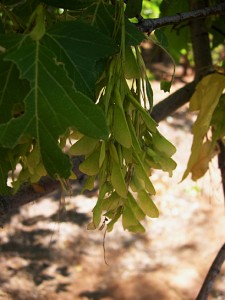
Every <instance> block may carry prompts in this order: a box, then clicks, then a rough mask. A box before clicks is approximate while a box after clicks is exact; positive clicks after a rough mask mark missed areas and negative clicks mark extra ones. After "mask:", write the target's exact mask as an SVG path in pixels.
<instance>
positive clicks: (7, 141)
mask: <svg viewBox="0 0 225 300" xmlns="http://www.w3.org/2000/svg"><path fill="white" fill-rule="evenodd" d="M16 36H17V38H15V35H13V36H12V41H14V42H16V43H15V44H14V47H12V50H11V51H9V53H8V54H7V56H6V59H7V60H11V61H13V62H14V63H16V64H17V66H18V68H19V70H20V73H21V78H23V79H26V80H29V81H30V83H31V90H30V91H29V93H28V94H27V95H26V97H25V99H24V103H25V113H24V114H23V115H22V116H20V117H18V118H16V119H12V120H10V121H9V122H8V123H6V124H2V125H1V126H0V143H1V144H2V145H3V146H5V147H14V146H15V145H16V144H17V143H18V142H19V140H20V138H21V137H23V136H26V135H28V136H31V137H33V138H34V139H36V141H37V143H38V145H39V148H40V152H41V155H42V160H43V163H44V165H45V167H46V169H47V171H48V173H49V174H50V175H51V176H54V175H56V174H57V175H59V176H62V177H65V178H66V177H68V176H69V175H70V168H71V164H70V160H69V157H68V156H67V155H65V154H63V153H62V151H61V149H60V148H59V147H58V141H57V140H58V138H59V136H60V135H62V134H63V133H64V132H65V131H66V129H67V128H68V127H75V128H77V129H78V130H79V131H80V132H83V133H84V134H86V135H88V136H92V137H97V138H103V139H104V138H106V137H107V135H108V133H107V127H106V121H105V118H104V115H103V113H102V111H101V109H100V108H98V107H97V106H96V105H95V104H94V103H93V102H92V101H91V99H89V98H88V97H87V96H86V95H84V94H82V93H80V92H77V91H75V90H74V88H73V84H72V82H71V80H70V79H69V78H68V77H67V73H66V72H65V69H64V67H63V65H61V64H59V63H56V61H55V60H56V55H55V53H54V52H52V51H51V50H50V49H49V48H48V47H47V46H45V45H43V44H42V43H41V42H40V41H34V40H32V39H31V38H30V37H29V36H19V38H18V35H16ZM9 39H10V37H9V36H7V39H6V40H9ZM7 43H9V42H6V43H4V40H3V39H2V44H3V46H4V47H6V45H5V44H7Z"/></svg>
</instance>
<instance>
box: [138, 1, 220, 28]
mask: <svg viewBox="0 0 225 300" xmlns="http://www.w3.org/2000/svg"><path fill="white" fill-rule="evenodd" d="M222 14H225V3H220V4H217V5H214V6H211V7H205V8H202V9H197V10H193V11H189V12H183V13H177V14H176V15H174V16H166V17H161V18H157V19H143V18H140V19H139V22H138V23H137V24H136V26H137V28H138V29H139V30H141V31H142V32H147V33H151V32H152V31H153V30H155V29H157V28H159V27H163V26H168V25H177V24H180V23H181V22H184V21H191V20H196V19H200V18H205V17H208V16H212V15H222Z"/></svg>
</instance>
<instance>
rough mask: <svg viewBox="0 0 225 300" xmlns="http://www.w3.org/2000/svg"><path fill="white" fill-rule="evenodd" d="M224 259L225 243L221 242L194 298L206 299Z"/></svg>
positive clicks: (197, 299) (198, 299)
mask: <svg viewBox="0 0 225 300" xmlns="http://www.w3.org/2000/svg"><path fill="white" fill-rule="evenodd" d="M224 261H225V244H223V246H222V247H221V249H220V251H219V252H218V254H217V256H216V258H215V259H214V261H213V263H212V265H211V267H210V269H209V271H208V274H207V275H206V278H205V280H204V282H203V285H202V287H201V290H200V292H199V294H198V296H197V298H196V300H206V299H207V298H208V295H209V293H210V292H211V290H212V287H213V283H214V281H215V279H216V277H217V275H218V274H219V272H220V269H221V267H222V264H223V263H224Z"/></svg>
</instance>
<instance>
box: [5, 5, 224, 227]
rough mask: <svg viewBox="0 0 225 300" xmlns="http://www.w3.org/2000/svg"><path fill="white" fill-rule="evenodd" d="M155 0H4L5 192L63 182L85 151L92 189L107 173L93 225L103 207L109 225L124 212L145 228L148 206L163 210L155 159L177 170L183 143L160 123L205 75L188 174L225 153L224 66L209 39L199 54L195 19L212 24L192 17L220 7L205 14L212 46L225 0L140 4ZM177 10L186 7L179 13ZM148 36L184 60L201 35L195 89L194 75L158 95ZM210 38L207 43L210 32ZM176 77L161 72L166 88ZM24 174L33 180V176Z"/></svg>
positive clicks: (218, 37) (127, 222)
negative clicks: (223, 148) (155, 13)
mask: <svg viewBox="0 0 225 300" xmlns="http://www.w3.org/2000/svg"><path fill="white" fill-rule="evenodd" d="M142 2H143V3H142ZM146 2H147V1H127V2H126V4H124V2H123V1H100V0H99V1H94V0H89V1H63V3H62V2H61V1H56V0H52V1H50V0H46V1H44V2H43V1H42V2H41V1H38V0H33V1H16V0H14V1H13V0H12V1H2V2H1V12H2V13H1V28H0V30H1V44H0V46H1V48H0V50H1V61H0V76H1V86H0V91H1V94H0V95H1V99H0V107H1V113H0V122H1V123H0V145H1V148H0V153H1V162H0V164H1V177H0V190H1V195H2V202H4V201H3V200H4V199H10V197H11V198H14V199H15V198H16V197H17V195H21V194H22V193H24V190H25V189H27V190H28V189H30V190H32V187H33V189H34V190H35V191H34V194H33V195H32V196H30V198H29V196H28V197H27V199H30V201H31V200H33V198H34V197H38V196H40V195H41V194H43V193H46V192H48V191H49V189H50V190H51V184H50V182H54V183H55V181H54V180H57V181H58V182H60V183H61V184H63V185H66V180H68V179H70V178H71V179H74V178H76V176H77V175H76V173H74V171H73V168H72V162H71V158H72V157H76V156H80V155H83V156H85V159H84V161H83V162H81V163H80V165H79V169H80V171H81V172H83V173H84V174H86V175H87V179H86V182H85V184H84V187H83V190H84V189H92V188H93V185H94V182H95V179H96V178H98V181H99V198H98V201H97V204H96V206H95V207H94V209H93V222H92V223H91V224H89V229H95V228H98V226H100V225H101V220H102V216H104V217H105V218H107V219H109V220H110V222H109V223H108V225H107V229H108V230H109V231H110V230H112V229H113V225H114V223H115V222H116V221H117V220H118V219H119V218H120V217H122V221H123V227H124V229H128V230H130V231H136V232H137V231H144V227H143V226H142V224H141V222H140V221H141V220H142V219H143V218H144V217H145V216H146V215H147V216H149V217H158V210H157V207H156V206H155V204H154V202H153V200H152V197H151V196H152V195H154V194H155V193H156V191H155V189H154V186H153V184H152V182H151V179H150V178H151V177H149V176H150V174H151V170H152V169H154V168H156V169H162V170H163V171H165V172H168V173H169V175H172V171H173V170H174V169H175V168H176V162H175V161H174V160H173V159H172V155H173V154H174V153H175V151H176V149H175V147H174V146H173V145H172V144H171V143H170V142H169V141H168V140H167V139H166V137H164V136H163V135H161V133H160V132H159V131H158V129H157V122H158V121H160V120H161V119H162V118H163V117H165V116H166V115H168V114H169V113H171V104H172V111H173V110H175V109H176V108H178V107H179V106H181V105H182V104H183V103H184V102H185V101H188V100H189V99H190V97H191V94H192V93H193V92H194V90H195V87H196V84H197V83H198V85H197V89H196V92H195V93H194V95H193V97H192V99H191V109H192V110H199V114H198V118H197V120H196V123H195V125H194V128H193V134H194V140H193V145H192V153H191V157H190V159H189V162H188V165H187V169H186V171H185V174H184V177H183V178H185V177H186V176H187V175H188V173H192V178H193V179H194V180H196V179H198V178H199V177H201V176H203V175H204V173H205V172H206V171H207V169H208V164H209V161H210V160H211V158H212V157H213V156H214V155H215V154H217V153H218V149H219V147H218V141H223V137H224V96H221V95H222V93H223V89H224V87H225V77H224V75H223V74H221V73H218V72H216V70H215V69H214V68H213V67H212V61H211V55H210V52H209V51H208V52H206V53H205V56H206V58H205V61H204V65H201V64H202V62H201V60H202V58H199V54H198V51H199V49H198V48H197V46H196V45H195V43H196V41H195V40H194V37H193V35H194V32H195V30H196V28H195V26H196V25H195V22H201V24H203V25H204V24H205V23H204V22H205V21H204V20H202V19H201V20H199V21H196V20H195V19H196V18H202V17H206V16H210V15H213V17H212V18H211V19H210V22H208V24H207V26H208V28H207V29H206V28H205V26H206V25H204V26H202V28H201V30H203V31H204V32H203V33H205V31H206V30H207V31H209V32H212V33H211V34H212V37H213V39H212V47H213V48H215V47H216V46H218V45H219V44H220V43H222V42H223V40H224V36H223V34H221V30H219V29H221V26H222V25H223V21H222V20H223V19H222V17H221V16H219V15H220V14H221V10H223V11H224V4H223V3H222V4H221V3H220V1H218V3H217V1H214V3H213V4H214V6H213V5H212V6H211V7H210V6H209V7H207V8H205V7H202V2H201V1H198V3H197V2H196V1H190V3H189V4H188V2H187V1H178V2H179V6H177V5H175V4H178V2H177V1H175V0H174V5H168V1H166V0H165V1H162V3H161V4H160V6H159V3H160V1H152V2H155V3H154V4H155V5H158V7H159V8H160V10H161V16H162V17H161V18H155V19H148V18H143V17H142V15H141V12H142V4H143V5H148V3H146ZM196 3H197V4H198V6H197V7H196ZM175 7H176V8H175ZM190 8H193V9H197V10H194V11H193V12H192V11H189V10H190ZM177 11H179V12H181V13H180V14H175V13H176V12H177ZM185 11H187V12H185ZM174 14H175V15H174ZM218 14H219V15H218ZM171 15H172V16H171ZM215 16H216V17H215ZM190 20H195V21H191V23H190V26H189V24H188V26H184V27H182V28H178V29H177V28H176V27H172V28H174V30H171V26H175V25H177V24H180V22H184V21H190ZM159 27H160V28H159ZM161 27H162V28H161ZM169 27H170V28H169ZM157 28H159V29H157ZM215 28H217V31H216V30H215ZM153 30H154V32H153V33H152V31H153ZM198 30H199V29H198ZM143 32H145V33H147V35H145V34H144V33H143ZM150 33H151V35H150ZM178 35H179V41H180V42H179V44H178V43H176V39H177V36H178ZM202 36H204V34H203V35H202ZM147 38H150V39H151V40H152V41H153V42H154V43H155V44H157V45H159V46H160V47H162V48H163V49H165V51H167V52H168V53H170V54H171V57H172V59H173V60H174V61H175V62H177V61H178V59H179V57H180V54H181V51H182V49H187V45H188V43H191V42H192V44H193V55H194V61H195V63H196V79H195V81H194V82H193V83H191V84H189V90H188V86H187V87H186V89H187V90H188V92H187V93H186V96H185V95H184V96H183V97H182V94H180V95H179V93H182V90H180V91H178V92H177V95H179V96H178V98H179V99H178V101H174V100H173V99H175V98H176V94H175V97H174V96H173V97H174V98H173V99H172V98H168V99H166V100H164V101H162V102H161V103H159V104H157V105H156V106H154V99H153V91H152V89H151V83H150V81H149V79H148V77H147V74H146V70H145V64H144V62H143V59H142V56H141V52H140V49H139V45H140V43H141V42H142V41H143V40H144V39H147ZM204 38H205V37H204ZM204 47H205V48H204V49H207V47H209V38H208V40H205V41H204ZM208 50H210V49H208ZM206 59H208V62H206ZM206 63H207V64H206ZM221 66H222V65H221ZM211 73H213V74H211ZM208 74H209V75H208ZM204 76H205V77H204ZM202 77H204V78H203V79H202V80H201V78H202ZM172 81H173V78H172V79H171V81H162V82H161V87H162V89H164V90H166V91H168V90H170V86H171V83H172ZM209 83H210V84H209ZM170 97H171V96H170ZM181 98H182V100H180V99H181ZM168 100H169V101H170V106H168V105H167V104H166V101H167V102H168ZM200 101H201V102H200ZM173 103H175V104H174V106H173ZM162 107H163V109H162ZM168 107H169V109H170V110H168ZM160 108H161V109H160ZM162 113H164V115H162ZM156 121H157V122H156ZM209 131H211V132H212V136H211V138H208V136H209V135H208V132H209ZM18 166H19V168H18ZM18 169H19V171H18ZM9 174H10V178H11V186H9V184H8V178H9ZM47 175H48V176H50V177H51V178H52V181H51V180H49V178H47V179H46V180H47V182H48V184H49V188H47V189H45V188H44V189H43V183H42V182H43V178H46V176H47ZM38 182H39V185H37V183H38ZM27 183H31V184H33V186H32V185H31V186H29V187H27ZM35 184H36V185H35ZM35 186H36V188H34V187H35ZM53 186H54V188H55V185H54V184H53ZM10 193H11V194H13V196H10ZM7 197H8V198H7ZM6 202H7V201H5V202H4V203H5V205H6V206H7V203H6ZM18 203H19V202H18Z"/></svg>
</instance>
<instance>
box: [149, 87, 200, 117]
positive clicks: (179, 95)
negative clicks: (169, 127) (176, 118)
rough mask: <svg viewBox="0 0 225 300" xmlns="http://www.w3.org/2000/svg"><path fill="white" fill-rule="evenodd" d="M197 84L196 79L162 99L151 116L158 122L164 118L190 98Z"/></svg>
mask: <svg viewBox="0 0 225 300" xmlns="http://www.w3.org/2000/svg"><path fill="white" fill-rule="evenodd" d="M196 84H197V82H196V81H192V82H191V83H188V84H187V85H185V86H184V87H182V88H181V89H179V90H177V91H176V92H174V93H173V94H171V95H170V96H168V97H167V98H165V99H164V100H162V101H160V102H159V103H158V104H156V105H155V106H154V107H153V110H152V113H151V116H152V117H153V118H154V119H155V120H156V122H160V121H162V120H164V119H165V118H166V117H168V116H169V115H170V114H172V113H173V112H175V111H176V110H177V109H178V108H180V107H181V106H183V105H184V104H185V103H187V102H188V101H189V100H190V98H191V96H192V94H193V93H194V91H195V87H196Z"/></svg>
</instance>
